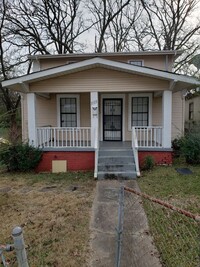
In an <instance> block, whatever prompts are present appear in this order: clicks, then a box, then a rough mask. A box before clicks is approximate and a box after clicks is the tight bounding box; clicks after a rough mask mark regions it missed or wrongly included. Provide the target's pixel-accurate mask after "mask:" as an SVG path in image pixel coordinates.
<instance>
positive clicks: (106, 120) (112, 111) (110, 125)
mask: <svg viewBox="0 0 200 267" xmlns="http://www.w3.org/2000/svg"><path fill="white" fill-rule="evenodd" d="M103 140H104V141H122V99H121V98H114V99H110V98H109V99H103Z"/></svg>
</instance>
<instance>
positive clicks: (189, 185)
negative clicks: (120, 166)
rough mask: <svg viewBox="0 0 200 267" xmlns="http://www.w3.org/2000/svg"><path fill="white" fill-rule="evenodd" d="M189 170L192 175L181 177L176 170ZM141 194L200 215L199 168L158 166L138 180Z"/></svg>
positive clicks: (178, 165)
mask: <svg viewBox="0 0 200 267" xmlns="http://www.w3.org/2000/svg"><path fill="white" fill-rule="evenodd" d="M186 167H187V168H189V169H190V170H191V171H192V172H193V174H190V175H182V174H179V173H178V172H177V171H176V168H186ZM138 183H139V186H140V188H141V190H142V191H143V192H145V193H146V194H149V195H151V196H154V197H157V198H161V199H163V200H165V201H167V202H170V203H171V204H175V205H176V206H178V207H182V208H186V209H189V210H190V211H191V212H195V213H200V205H199V203H200V166H199V165H198V166H184V165H183V164H175V165H173V166H158V167H155V168H154V169H153V170H152V171H149V172H143V173H142V177H141V178H139V179H138Z"/></svg>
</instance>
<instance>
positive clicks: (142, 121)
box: [131, 97, 149, 126]
mask: <svg viewBox="0 0 200 267" xmlns="http://www.w3.org/2000/svg"><path fill="white" fill-rule="evenodd" d="M131 106H132V111H131V125H132V126H148V125H149V98H148V97H132V105H131Z"/></svg>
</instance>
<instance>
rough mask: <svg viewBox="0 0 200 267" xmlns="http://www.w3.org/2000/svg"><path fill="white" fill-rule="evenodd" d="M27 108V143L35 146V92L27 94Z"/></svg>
mask: <svg viewBox="0 0 200 267" xmlns="http://www.w3.org/2000/svg"><path fill="white" fill-rule="evenodd" d="M27 108H28V139H29V144H30V145H32V146H36V122H35V94H34V93H28V94H27Z"/></svg>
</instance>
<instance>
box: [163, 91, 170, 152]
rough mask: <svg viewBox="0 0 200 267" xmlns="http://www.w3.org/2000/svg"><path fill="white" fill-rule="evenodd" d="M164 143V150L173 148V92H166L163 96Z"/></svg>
mask: <svg viewBox="0 0 200 267" xmlns="http://www.w3.org/2000/svg"><path fill="white" fill-rule="evenodd" d="M162 122H163V134H162V141H163V142H162V143H163V147H164V148H171V131H172V91H169V90H166V91H164V92H163V95H162Z"/></svg>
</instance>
